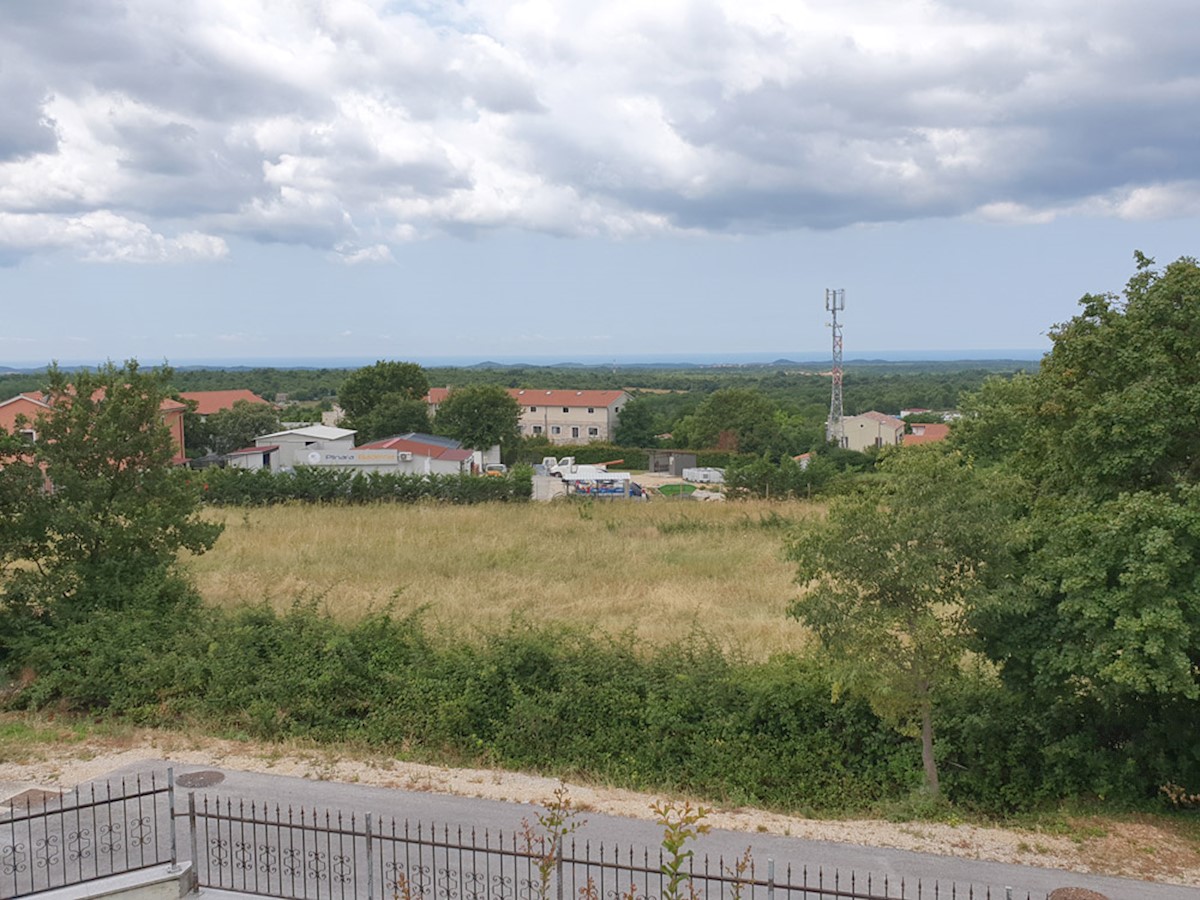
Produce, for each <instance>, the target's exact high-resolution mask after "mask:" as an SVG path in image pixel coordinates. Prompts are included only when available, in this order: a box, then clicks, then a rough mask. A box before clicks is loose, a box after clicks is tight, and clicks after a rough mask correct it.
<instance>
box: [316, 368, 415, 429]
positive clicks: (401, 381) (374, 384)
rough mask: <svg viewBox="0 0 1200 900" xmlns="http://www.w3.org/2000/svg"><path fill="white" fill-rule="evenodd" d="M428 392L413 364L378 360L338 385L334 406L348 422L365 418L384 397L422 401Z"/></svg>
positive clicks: (358, 370)
mask: <svg viewBox="0 0 1200 900" xmlns="http://www.w3.org/2000/svg"><path fill="white" fill-rule="evenodd" d="M428 393H429V379H428V378H426V377H425V370H424V369H422V368H421V367H420V366H419V365H417V364H416V363H411V362H394V361H391V360H383V359H381V360H379V361H378V362H377V363H375V364H374V365H373V366H364V367H363V368H361V369H357V370H356V371H355V372H353V373H352V374H351V375H350V376H349V377H348V378H347V379H346V380H345V381H343V382H342V386H341V388H340V389H339V390H338V405H339V406H341V407H342V409H344V410H345V411H346V415H347V416H348V417H349V418H350V419H352V420H353V419H357V418H360V417H362V416H366V415H367V414H368V413H370V412H371V411H372V410H373V409H375V407H376V406H378V405H379V404H380V403H381V402H383V399H384V398H385V397H391V396H396V397H400V398H403V399H405V400H424V399H425V395H426V394H428Z"/></svg>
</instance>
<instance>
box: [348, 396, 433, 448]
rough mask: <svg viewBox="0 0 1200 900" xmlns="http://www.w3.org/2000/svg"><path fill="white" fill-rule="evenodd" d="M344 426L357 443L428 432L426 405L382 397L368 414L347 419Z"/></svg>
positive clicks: (428, 420) (428, 423)
mask: <svg viewBox="0 0 1200 900" xmlns="http://www.w3.org/2000/svg"><path fill="white" fill-rule="evenodd" d="M344 424H345V425H346V427H348V428H353V429H355V430H356V431H357V432H358V441H359V443H363V442H365V441H374V440H378V439H379V438H384V437H388V436H389V435H393V434H407V433H408V432H410V431H421V432H428V431H429V430H430V427H431V426H430V419H429V404H428V403H426V402H425V401H424V400H410V399H408V398H407V397H404V396H402V395H401V394H384V395H383V397H381V398H380V400H379V402H378V403H376V404H375V406H374V407H373V408H372V409H371V410H369V411H368V412H366V413H364V414H363V415H360V416H355V417H354V418H353V419H347V420H346V422H345V423H344Z"/></svg>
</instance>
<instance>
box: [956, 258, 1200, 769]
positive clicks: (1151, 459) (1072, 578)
mask: <svg viewBox="0 0 1200 900" xmlns="http://www.w3.org/2000/svg"><path fill="white" fill-rule="evenodd" d="M1137 263H1138V268H1137V272H1136V274H1135V275H1134V276H1133V277H1132V278H1131V279H1130V281H1129V283H1128V285H1127V286H1126V289H1125V292H1124V295H1123V296H1122V297H1120V298H1118V297H1113V296H1110V295H1103V296H1095V295H1088V296H1085V297H1083V299H1082V300H1081V301H1080V304H1081V306H1082V307H1083V309H1082V312H1081V313H1080V314H1079V315H1077V316H1075V317H1074V318H1073V319H1071V320H1070V321H1069V322H1067V323H1065V324H1063V325H1060V326H1057V327H1056V328H1055V329H1054V330H1053V331H1052V333H1051V336H1052V338H1053V341H1054V344H1053V348H1052V350H1051V352H1050V353H1049V354H1048V355H1047V356H1046V358H1045V359H1044V360H1043V363H1042V367H1041V369H1040V370H1039V371H1038V372H1037V373H1036V374H1034V375H1030V376H1027V377H1023V378H1018V379H1014V380H1013V381H1011V382H989V383H988V384H986V385H985V386H984V388H983V390H981V391H980V392H979V393H978V394H977V395H975V396H974V397H972V398H970V400H969V402H968V403H967V404H965V406H966V409H967V410H968V411H969V412H970V415H969V416H968V418H967V419H965V420H964V421H963V422H962V423H961V425H962V427H961V428H959V429H956V435H955V441H956V442H957V443H958V444H959V445H960V446H962V447H963V448H964V450H965V451H966V452H968V453H970V454H971V455H973V456H974V457H975V458H977V459H979V460H981V461H996V462H998V463H1000V464H1003V465H1005V466H1009V467H1011V468H1013V469H1015V470H1017V471H1019V472H1020V473H1021V474H1022V475H1023V476H1024V477H1025V478H1026V479H1028V480H1029V482H1030V483H1031V484H1032V486H1033V487H1034V489H1035V491H1036V501H1035V502H1034V503H1032V504H1031V505H1030V507H1029V509H1028V510H1027V513H1026V516H1025V517H1024V519H1023V521H1022V523H1021V525H1022V527H1021V532H1020V533H1021V534H1022V537H1023V542H1022V545H1021V546H1020V548H1019V549H1020V550H1021V551H1022V552H1023V554H1024V566H1023V573H1024V574H1023V577H1022V578H1021V579H1020V580H1019V581H1014V583H1013V584H1012V587H1011V590H1010V591H1008V592H1007V593H1005V594H1003V595H998V596H997V597H996V598H995V600H994V602H992V603H990V604H987V605H984V606H983V607H981V608H980V610H979V613H978V617H977V627H978V628H979V631H980V635H981V638H982V640H983V646H984V647H985V648H986V650H987V652H988V653H989V655H991V656H992V658H993V659H995V660H996V661H997V662H999V663H1001V664H1002V667H1003V668H1002V673H1003V676H1004V678H1005V679H1006V681H1007V683H1008V684H1009V685H1010V686H1012V687H1013V688H1015V689H1017V690H1019V691H1021V692H1022V693H1024V694H1026V695H1027V696H1029V697H1031V698H1034V700H1035V702H1036V703H1037V706H1038V708H1040V709H1043V710H1046V711H1047V713H1048V715H1052V716H1054V717H1055V718H1056V719H1057V722H1058V727H1061V728H1075V729H1078V728H1079V725H1078V723H1079V722H1087V723H1089V726H1091V727H1094V728H1095V729H1096V732H1097V734H1096V738H1097V743H1098V744H1099V745H1101V746H1103V747H1107V748H1110V749H1113V750H1117V749H1119V748H1123V747H1127V746H1135V747H1138V748H1139V751H1140V753H1141V762H1140V763H1139V765H1142V766H1148V767H1151V766H1159V765H1160V764H1161V760H1163V759H1166V758H1167V756H1166V751H1165V744H1164V743H1163V739H1162V737H1161V734H1160V723H1161V722H1163V721H1168V720H1170V719H1172V718H1176V719H1178V717H1179V715H1180V710H1181V706H1180V704H1185V706H1184V707H1182V708H1186V709H1188V710H1190V712H1186V713H1184V718H1185V720H1187V719H1190V721H1191V722H1193V723H1194V722H1196V721H1197V720H1198V719H1200V715H1198V714H1200V706H1198V705H1197V700H1200V563H1198V560H1200V495H1198V491H1200V452H1197V446H1198V445H1197V443H1196V434H1198V433H1200V366H1197V364H1196V360H1197V359H1200V265H1198V264H1197V263H1196V261H1195V260H1192V259H1181V260H1178V261H1177V262H1175V263H1172V264H1171V265H1169V266H1167V267H1166V269H1165V270H1162V271H1159V270H1157V269H1155V268H1154V266H1153V260H1150V259H1149V258H1147V257H1145V256H1142V255H1141V254H1138V255H1137ZM1191 739H1192V741H1193V744H1194V741H1195V733H1194V727H1193V729H1192V738H1191ZM1190 759H1191V762H1190V763H1188V762H1186V761H1185V759H1184V758H1183V757H1179V756H1176V757H1174V760H1175V762H1174V763H1173V764H1174V765H1178V766H1180V767H1183V766H1186V765H1191V766H1192V768H1193V770H1194V771H1195V770H1200V766H1198V765H1197V763H1196V760H1195V757H1194V756H1192V757H1190Z"/></svg>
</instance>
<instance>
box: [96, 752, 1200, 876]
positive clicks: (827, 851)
mask: <svg viewBox="0 0 1200 900" xmlns="http://www.w3.org/2000/svg"><path fill="white" fill-rule="evenodd" d="M168 765H173V766H174V768H175V777H176V779H177V780H179V779H180V778H181V777H182V776H185V775H187V774H189V773H197V772H202V771H203V772H219V773H220V776H221V778H220V780H219V782H218V783H216V784H214V785H212V786H211V787H206V788H185V787H180V788H179V789H178V790H179V797H180V799H179V806H180V808H181V809H186V803H187V801H186V796H187V794H188V793H189V792H190V791H192V792H194V793H195V795H196V798H197V800H198V801H200V802H202V801H203V798H204V797H206V796H207V797H209V798H210V801H211V799H212V798H215V797H220V798H221V799H222V800H224V799H233V800H235V801H237V800H243V801H245V802H246V804H247V805H249V803H251V802H253V803H256V804H259V805H261V804H264V803H266V804H269V805H271V806H272V807H274V806H275V805H276V804H278V805H279V806H281V807H284V808H286V807H289V806H290V807H292V808H293V809H294V810H296V811H299V810H300V809H301V808H304V809H308V810H310V811H311V810H313V809H314V808H315V809H317V810H320V811H322V813H323V811H324V810H326V809H330V810H340V811H342V812H343V813H344V814H346V815H347V816H348V814H350V813H353V814H355V815H356V816H358V817H359V819H360V821H361V817H362V816H363V815H364V814H365V813H372V814H374V815H375V816H387V817H394V818H396V819H400V820H408V821H409V822H411V823H413V824H414V825H415V824H416V823H418V822H420V823H425V824H426V825H429V824H431V823H432V824H436V825H437V826H438V828H439V830H440V828H441V827H442V826H450V827H451V828H452V829H457V828H459V827H462V828H463V829H464V830H469V829H471V828H474V829H477V830H482V829H487V830H489V831H490V832H492V833H493V834H494V833H495V832H497V831H499V832H503V833H504V834H509V833H511V832H513V831H515V830H516V829H518V828H519V827H520V824H521V820H522V818H527V819H529V820H530V821H533V820H534V818H535V816H536V814H537V812H539V811H540V810H539V808H538V807H536V806H533V805H529V804H519V803H503V802H499V801H493V800H478V799H472V798H466V797H453V796H447V795H442V794H429V793H420V792H414V791H404V790H398V789H392V788H380V787H368V786H364V785H355V784H340V783H333V782H325V781H309V780H306V779H303V778H289V777H281V776H277V775H266V774H260V773H251V772H239V771H233V770H227V769H220V770H213V769H208V768H204V767H200V766H189V765H178V764H174V763H167V762H162V761H147V762H142V763H137V764H134V765H130V766H126V767H124V768H121V769H117V770H115V771H114V772H112V773H111V775H110V776H109V777H120V776H130V775H136V774H143V775H145V774H148V773H149V772H151V771H153V772H156V773H158V774H159V775H162V774H163V773H164V772H165V771H166V769H167V767H168ZM189 780H191V779H188V778H186V777H185V778H183V781H184V782H185V783H186V782H188V781H189ZM661 837H662V835H661V830H660V829H659V827H658V826H657V825H655V824H654V823H653V822H646V821H642V820H637V819H624V818H618V817H615V816H605V815H597V814H592V813H589V814H587V824H586V825H585V826H584V827H583V828H581V829H580V830H579V831H578V832H576V834H575V838H576V839H577V841H579V842H582V841H590V842H591V843H592V845H593V847H594V846H595V845H596V844H597V843H603V844H604V845H605V846H606V847H611V846H613V845H618V846H621V847H627V846H629V845H635V846H637V847H639V848H641V847H643V846H646V847H650V848H657V847H658V845H659V841H660V840H661ZM182 843H183V844H186V843H187V842H186V840H185V841H183V842H182ZM747 846H749V847H750V850H751V852H752V854H753V857H754V860H755V863H756V865H759V866H761V865H762V864H763V862H764V861H765V860H773V861H774V865H775V872H776V878H777V879H778V880H782V879H783V875H784V872H785V870H786V867H787V866H789V865H791V866H792V867H793V869H794V870H798V869H799V868H800V867H803V866H807V867H808V868H809V870H810V871H812V870H813V869H815V868H816V867H818V866H820V867H823V868H824V869H826V870H829V869H837V870H839V871H840V872H841V873H842V875H843V877H845V876H847V875H848V874H849V873H850V872H855V873H856V875H857V876H858V877H859V878H863V877H865V876H866V875H867V873H870V874H871V875H872V877H873V878H874V879H880V878H883V877H885V876H886V877H887V878H888V879H890V880H899V879H904V880H906V881H908V882H915V881H917V880H918V879H919V880H920V881H921V882H922V883H923V884H924V885H926V890H929V886H930V885H931V883H932V882H934V881H937V882H939V883H940V884H941V885H942V891H941V892H940V895H941V896H943V897H949V896H950V893H949V890H948V885H949V884H951V883H953V884H954V885H955V887H956V891H957V896H959V897H967V896H969V894H968V892H969V891H973V892H974V896H976V897H984V896H987V892H988V891H990V892H991V896H992V897H995V898H1003V897H1004V896H1005V888H1006V887H1011V888H1012V889H1013V893H1012V896H1013V897H1014V898H1015V897H1025V895H1026V893H1030V894H1032V895H1033V896H1035V897H1038V896H1044V895H1045V894H1046V893H1048V892H1049V891H1051V890H1053V889H1054V888H1057V887H1063V886H1066V885H1072V886H1078V887H1086V888H1091V889H1092V890H1095V891H1099V892H1101V893H1103V894H1105V895H1107V896H1108V897H1109V898H1111V900H1197V898H1198V897H1200V891H1197V890H1196V889H1195V888H1190V887H1181V886H1178V885H1163V884H1154V883H1151V882H1142V881H1134V880H1131V879H1123V878H1108V877H1103V876H1095V875H1083V874H1078V873H1073V872H1062V871H1058V870H1054V869H1044V868H1036V867H1032V866H1018V865H1009V864H1004V863H993V862H980V861H977V860H967V859H960V858H956V857H949V856H935V855H931V854H922V853H912V852H908V851H904V850H891V849H886V848H878V847H862V846H857V845H852V844H835V843H829V842H823V841H806V840H800V839H797V838H788V837H782V836H778V835H765V834H746V833H743V832H732V831H713V832H712V833H710V834H708V835H706V836H703V837H701V838H700V839H699V840H698V841H697V842H696V844H695V849H696V856H697V859H698V860H699V859H700V858H702V857H703V856H704V855H705V854H707V855H709V856H710V857H711V858H713V859H714V861H715V858H716V857H718V856H724V857H725V859H726V860H731V859H734V858H736V857H738V856H739V855H740V854H741V853H742V852H743V851H744V850H745V849H746V848H747ZM761 871H762V869H761V868H760V869H759V872H760V873H761ZM929 895H930V896H933V894H932V891H930V893H929Z"/></svg>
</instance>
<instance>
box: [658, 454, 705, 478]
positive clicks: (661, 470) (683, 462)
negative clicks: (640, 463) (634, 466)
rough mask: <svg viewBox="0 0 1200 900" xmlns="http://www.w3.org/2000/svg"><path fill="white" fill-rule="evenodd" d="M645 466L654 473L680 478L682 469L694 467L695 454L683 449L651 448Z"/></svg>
mask: <svg viewBox="0 0 1200 900" xmlns="http://www.w3.org/2000/svg"><path fill="white" fill-rule="evenodd" d="M647 468H648V470H649V471H650V472H652V473H654V474H656V475H670V476H671V477H672V478H682V477H683V470H684V469H694V468H696V454H695V453H689V452H687V451H684V450H651V451H650V452H649V463H648V466H647Z"/></svg>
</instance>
